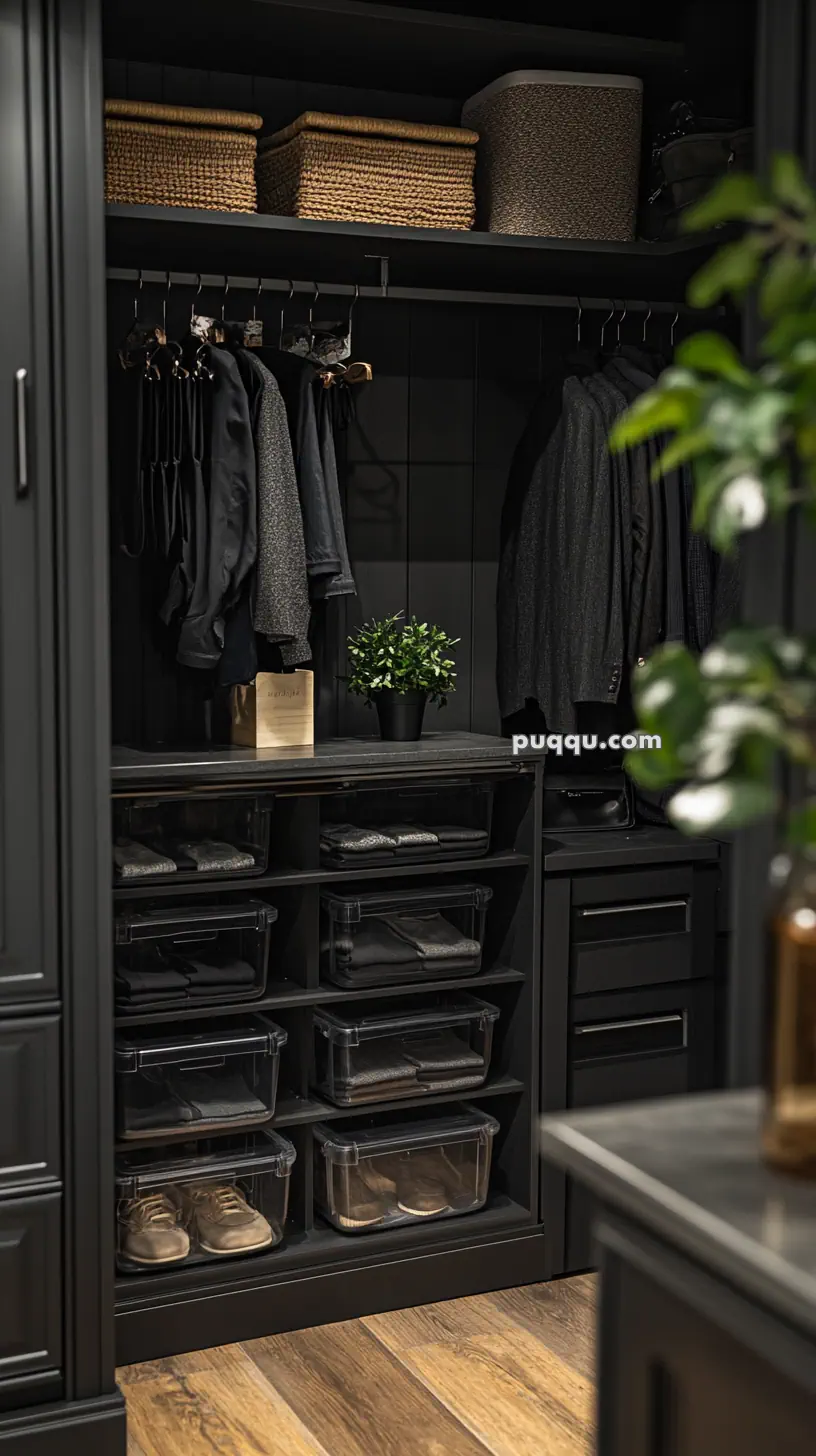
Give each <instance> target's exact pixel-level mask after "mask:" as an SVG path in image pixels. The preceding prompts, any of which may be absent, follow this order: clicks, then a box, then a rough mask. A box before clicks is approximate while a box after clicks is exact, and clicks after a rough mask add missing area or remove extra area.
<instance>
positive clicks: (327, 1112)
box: [116, 1076, 525, 1153]
mask: <svg viewBox="0 0 816 1456" xmlns="http://www.w3.org/2000/svg"><path fill="white" fill-rule="evenodd" d="M524 1090H525V1088H524V1083H523V1082H520V1081H519V1079H518V1077H508V1076H494V1077H489V1078H488V1080H487V1082H486V1083H485V1085H484V1087H473V1088H469V1089H468V1091H467V1093H463V1092H461V1091H459V1092H438V1093H436V1094H430V1095H428V1096H426V1097H402V1098H400V1099H399V1100H398V1101H393V1100H391V1101H388V1100H384V1101H382V1102H366V1103H364V1104H362V1105H361V1106H359V1107H334V1106H333V1105H332V1104H331V1103H330V1102H323V1101H322V1100H321V1099H320V1098H319V1097H317V1096H310V1097H295V1096H292V1095H291V1094H287V1095H285V1096H283V1097H279V1098H278V1106H277V1110H276V1112H275V1116H274V1118H273V1119H272V1121H271V1122H267V1123H265V1124H263V1125H264V1126H266V1127H298V1126H300V1125H302V1124H303V1123H310V1122H328V1121H336V1119H337V1118H340V1117H368V1116H371V1115H372V1114H375V1113H378V1112H394V1111H397V1112H399V1111H402V1109H403V1108H404V1109H405V1110H406V1111H408V1110H410V1109H411V1108H412V1107H438V1106H441V1105H442V1104H443V1103H445V1102H461V1101H462V1099H463V1097H465V1096H466V1097H467V1098H469V1099H470V1100H471V1101H473V1102H480V1101H481V1099H482V1098H483V1097H506V1096H509V1095H510V1094H513V1093H515V1094H517V1093H519V1092H523V1091H524ZM251 1130H252V1129H250V1131H251ZM233 1131H241V1126H240V1124H238V1125H237V1126H236V1127H235V1128H226V1127H225V1128H223V1129H221V1133H223V1135H224V1136H226V1135H227V1134H228V1133H230V1132H233ZM218 1136H219V1133H217V1132H216V1133H214V1132H212V1131H207V1130H203V1131H202V1132H195V1131H194V1130H193V1129H191V1128H185V1129H184V1130H183V1131H182V1132H180V1133H179V1134H178V1135H177V1136H173V1135H171V1136H168V1135H167V1134H166V1133H164V1134H162V1135H160V1136H157V1137H150V1138H139V1139H138V1140H135V1139H134V1141H132V1142H117V1144H116V1151H117V1153H131V1152H133V1151H134V1150H135V1149H137V1148H163V1147H165V1146H166V1145H170V1144H173V1143H180V1142H191V1141H197V1140H198V1139H199V1138H205V1137H218Z"/></svg>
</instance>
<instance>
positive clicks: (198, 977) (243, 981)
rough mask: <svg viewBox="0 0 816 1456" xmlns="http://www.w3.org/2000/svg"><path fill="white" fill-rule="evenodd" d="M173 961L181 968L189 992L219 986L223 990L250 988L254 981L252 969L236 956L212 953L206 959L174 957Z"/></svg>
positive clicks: (253, 970)
mask: <svg viewBox="0 0 816 1456" xmlns="http://www.w3.org/2000/svg"><path fill="white" fill-rule="evenodd" d="M175 959H176V963H177V964H178V965H179V966H180V967H183V974H184V976H185V977H186V979H187V982H188V984H189V986H190V989H191V991H195V990H197V989H198V988H204V987H207V989H208V990H211V989H212V988H213V987H215V988H216V989H217V988H218V987H219V986H223V987H224V988H225V989H227V988H228V987H231V986H251V985H253V984H254V981H255V969H254V967H253V966H251V965H250V964H249V961H242V960H239V959H238V958H237V956H230V955H227V954H226V953H225V954H223V955H222V954H220V953H219V952H218V951H212V952H211V953H210V954H209V955H208V956H207V957H206V958H205V957H203V956H195V957H192V956H176V957H175Z"/></svg>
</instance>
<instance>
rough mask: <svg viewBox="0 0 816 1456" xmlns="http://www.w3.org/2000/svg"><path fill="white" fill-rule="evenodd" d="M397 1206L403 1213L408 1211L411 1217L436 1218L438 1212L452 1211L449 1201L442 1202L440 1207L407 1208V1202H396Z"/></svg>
mask: <svg viewBox="0 0 816 1456" xmlns="http://www.w3.org/2000/svg"><path fill="white" fill-rule="evenodd" d="M397 1208H400V1209H402V1212H403V1213H410V1215H411V1217H412V1218H436V1217H437V1216H438V1215H439V1214H440V1213H452V1212H453V1209H452V1208H451V1206H450V1204H449V1203H443V1204H442V1206H441V1208H409V1206H408V1204H407V1203H397Z"/></svg>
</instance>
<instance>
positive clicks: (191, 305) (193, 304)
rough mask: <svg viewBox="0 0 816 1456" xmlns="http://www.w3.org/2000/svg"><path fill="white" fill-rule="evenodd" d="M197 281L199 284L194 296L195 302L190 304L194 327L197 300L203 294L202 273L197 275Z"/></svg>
mask: <svg viewBox="0 0 816 1456" xmlns="http://www.w3.org/2000/svg"><path fill="white" fill-rule="evenodd" d="M196 279H197V282H198V287H197V288H196V291H195V293H194V294H193V301H192V303H191V304H190V324H191V325H192V323H193V320H194V318H195V316H196V299H197V298H198V295H199V293H200V292H201V274H200V273H197V274H196Z"/></svg>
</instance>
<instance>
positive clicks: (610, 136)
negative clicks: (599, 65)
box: [462, 71, 643, 242]
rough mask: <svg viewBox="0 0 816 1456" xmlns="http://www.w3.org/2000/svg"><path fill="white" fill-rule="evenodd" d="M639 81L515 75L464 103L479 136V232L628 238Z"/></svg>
mask: <svg viewBox="0 0 816 1456" xmlns="http://www.w3.org/2000/svg"><path fill="white" fill-rule="evenodd" d="M642 107H643V82H642V81H640V80H638V79H637V77H635V76H606V75H603V76H601V75H598V76H596V75H591V74H587V73H583V72H576V71H513V72H511V73H510V74H509V75H507V76H501V77H500V78H499V80H498V81H494V82H493V83H492V84H491V85H490V86H487V87H485V89H484V91H480V92H479V93H478V94H477V95H476V96H472V97H471V98H470V100H469V101H466V102H465V105H464V108H463V110H462V121H463V123H464V124H465V125H466V126H469V127H474V128H475V129H476V131H478V133H479V138H480V140H479V153H478V163H477V172H476V196H477V216H478V220H479V226H480V227H483V228H486V229H487V230H488V231H489V232H494V233H523V234H527V235H528V236H529V235H533V236H536V237H550V238H595V239H603V240H609V241H612V240H618V241H622V242H625V241H627V240H629V239H631V238H633V237H634V235H635V215H636V210H637V195H638V175H639V170H640V128H641V113H642Z"/></svg>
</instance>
